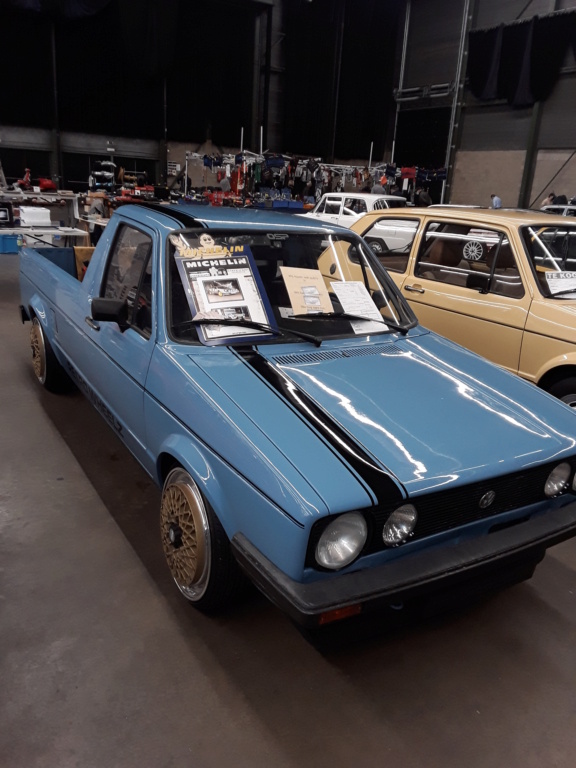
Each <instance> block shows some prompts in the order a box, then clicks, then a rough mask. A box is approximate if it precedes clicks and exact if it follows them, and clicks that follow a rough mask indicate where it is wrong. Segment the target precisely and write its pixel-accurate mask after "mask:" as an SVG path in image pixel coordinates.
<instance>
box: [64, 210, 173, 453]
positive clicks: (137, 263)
mask: <svg viewBox="0 0 576 768" xmlns="http://www.w3.org/2000/svg"><path fill="white" fill-rule="evenodd" d="M158 247H159V243H158V242H156V240H155V237H154V235H153V233H152V232H149V231H146V230H145V229H144V228H140V227H136V226H132V225H128V224H123V225H122V226H120V227H119V229H118V231H117V233H116V237H115V239H114V241H113V242H112V244H111V248H110V252H109V259H108V264H107V268H106V271H105V274H104V278H103V283H102V286H101V288H100V293H99V295H100V296H102V297H105V298H116V299H120V300H125V301H126V303H127V308H128V316H127V325H128V327H127V328H126V329H124V330H122V329H121V328H120V327H119V325H118V324H117V323H116V322H108V321H95V320H92V318H91V316H90V314H89V313H90V307H87V308H86V309H87V310H88V314H86V313H85V316H84V317H82V318H81V320H80V318H79V319H78V320H77V324H78V325H80V328H81V330H82V333H83V334H84V336H83V337H81V335H80V334H78V333H77V330H78V329H76V333H75V337H76V338H75V341H74V340H69V342H68V346H69V347H72V351H71V359H72V360H73V361H74V364H75V366H76V367H77V382H78V383H79V384H80V386H81V387H82V388H83V389H84V391H85V393H86V394H87V396H88V397H89V399H90V400H91V401H92V402H93V404H94V405H95V406H96V407H97V408H98V410H100V411H101V412H102V414H103V415H104V417H105V418H106V419H107V420H108V422H109V423H110V424H111V425H112V427H113V428H114V429H115V430H116V432H117V433H118V434H119V435H120V437H121V438H122V439H123V440H124V441H125V442H126V444H127V445H128V447H129V448H130V450H131V451H133V453H134V454H135V455H136V456H137V457H138V458H142V459H143V457H144V455H145V448H144V446H145V442H146V435H145V425H144V388H145V383H146V376H147V373H148V367H149V365H150V360H151V357H152V352H153V349H154V338H155V337H154V333H153V329H154V327H155V324H156V318H155V317H154V302H153V300H152V299H153V295H152V292H153V285H154V283H153V280H154V279H155V275H154V274H153V271H154V269H155V260H154V258H153V255H154V248H158Z"/></svg>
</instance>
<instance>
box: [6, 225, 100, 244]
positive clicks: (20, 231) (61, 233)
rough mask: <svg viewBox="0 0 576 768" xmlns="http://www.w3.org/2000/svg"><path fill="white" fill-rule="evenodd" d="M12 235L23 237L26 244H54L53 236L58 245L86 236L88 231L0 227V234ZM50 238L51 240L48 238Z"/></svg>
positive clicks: (68, 228) (56, 228)
mask: <svg viewBox="0 0 576 768" xmlns="http://www.w3.org/2000/svg"><path fill="white" fill-rule="evenodd" d="M2 235H13V236H16V237H18V238H20V237H22V238H25V240H26V244H27V245H54V242H53V240H54V238H56V239H57V240H58V241H60V240H62V241H63V242H58V245H64V246H67V245H70V244H71V243H72V242H74V241H76V240H77V239H78V238H80V237H82V238H86V237H87V236H88V233H87V232H85V230H83V229H77V228H76V227H0V236H2ZM48 238H52V240H48Z"/></svg>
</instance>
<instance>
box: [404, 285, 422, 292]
mask: <svg viewBox="0 0 576 768" xmlns="http://www.w3.org/2000/svg"><path fill="white" fill-rule="evenodd" d="M404 290H405V291H410V293H426V291H425V290H424V288H420V287H416V286H415V285H405V286H404Z"/></svg>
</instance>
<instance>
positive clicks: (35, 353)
mask: <svg viewBox="0 0 576 768" xmlns="http://www.w3.org/2000/svg"><path fill="white" fill-rule="evenodd" d="M30 346H31V348H32V366H33V368H34V375H35V376H36V378H37V379H38V381H39V382H40V384H44V383H45V381H46V344H45V342H44V332H43V330H42V326H41V325H40V321H39V320H38V318H37V317H34V318H33V319H32V326H31V328H30Z"/></svg>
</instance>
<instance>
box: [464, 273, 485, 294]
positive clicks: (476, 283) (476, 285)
mask: <svg viewBox="0 0 576 768" xmlns="http://www.w3.org/2000/svg"><path fill="white" fill-rule="evenodd" d="M489 287H490V275H486V274H484V273H483V272H472V273H471V274H469V275H468V277H467V278H466V288H472V289H474V290H476V291H479V292H480V293H488V288H489Z"/></svg>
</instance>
